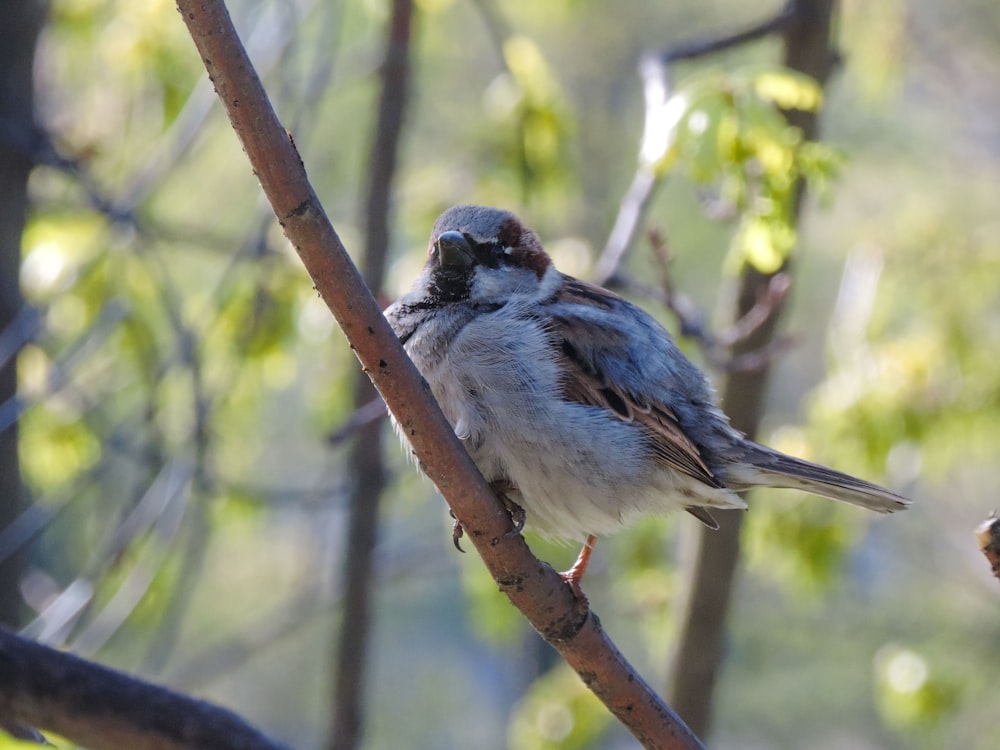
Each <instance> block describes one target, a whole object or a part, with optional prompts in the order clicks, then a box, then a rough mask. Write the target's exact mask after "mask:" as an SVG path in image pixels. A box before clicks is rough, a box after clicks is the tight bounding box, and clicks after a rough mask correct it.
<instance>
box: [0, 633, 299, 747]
mask: <svg viewBox="0 0 1000 750" xmlns="http://www.w3.org/2000/svg"><path fill="white" fill-rule="evenodd" d="M0 716H2V717H4V718H5V719H14V720H17V721H20V722H24V723H25V724H29V725H33V726H39V727H43V728H45V729H49V730H52V731H53V732H56V733H58V734H60V735H62V736H63V737H66V738H67V739H69V740H71V741H73V742H75V743H79V744H81V745H86V746H87V747H91V748H95V749H97V750H101V749H102V748H108V750H121V748H129V750H205V749H206V748H211V749H212V750H285V746H284V745H280V744H278V743H277V742H274V741H273V740H270V739H268V738H267V737H265V736H264V735H263V734H261V733H260V732H259V731H257V730H256V729H254V728H253V727H251V726H249V725H248V724H246V723H245V722H244V721H243V720H242V719H240V718H239V717H238V716H236V715H235V714H233V713H232V712H230V711H227V710H226V709H223V708H219V707H218V706H214V705H212V704H210V703H206V702H204V701H200V700H195V699H194V698H189V697H187V696H185V695H181V694H179V693H175V692H172V691H170V690H167V689H166V688H162V687H158V686H156V685H152V684H150V683H148V682H143V681H142V680H137V679H135V678H134V677H129V676H128V675H126V674H123V673H121V672H116V671H115V670H112V669H108V668H106V667H102V666H100V665H98V664H93V663H92V662H88V661H85V660H83V659H80V658H79V657H76V656H73V655H72V654H67V653H63V652H61V651H56V650H55V649H51V648H48V647H47V646H42V645H40V644H38V643H35V642H33V641H30V640H28V639H26V638H21V637H20V636H17V635H14V634H13V633H11V632H10V631H8V630H5V629H3V628H0Z"/></svg>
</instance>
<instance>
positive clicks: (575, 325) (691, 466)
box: [546, 277, 723, 525]
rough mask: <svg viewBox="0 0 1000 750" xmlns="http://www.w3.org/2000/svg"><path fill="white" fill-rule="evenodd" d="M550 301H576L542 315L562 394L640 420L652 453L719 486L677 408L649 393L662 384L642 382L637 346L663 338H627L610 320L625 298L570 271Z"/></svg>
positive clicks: (628, 419)
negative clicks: (558, 368)
mask: <svg viewBox="0 0 1000 750" xmlns="http://www.w3.org/2000/svg"><path fill="white" fill-rule="evenodd" d="M554 301H555V302H559V301H562V302H573V303H576V304H574V305H573V306H572V307H570V306H566V305H562V306H558V305H555V306H553V308H552V309H553V314H552V316H551V317H550V318H549V319H548V320H547V321H546V322H547V324H548V325H549V328H550V331H551V333H552V335H553V343H554V345H555V346H557V347H558V348H559V358H560V360H561V365H562V369H563V372H564V373H565V380H564V382H563V397H564V398H565V399H566V400H568V401H575V402H577V403H580V404H585V405H587V406H597V407H601V408H604V409H607V410H608V411H609V412H610V413H611V414H614V415H615V416H616V417H618V418H619V419H621V420H622V421H625V422H637V423H639V424H641V425H643V426H644V427H645V428H646V429H647V430H648V432H649V435H650V441H651V445H652V449H653V451H654V453H655V456H656V458H658V459H659V460H660V461H662V462H663V463H665V464H667V465H668V466H670V467H671V468H672V469H675V470H676V471H679V472H680V473H682V474H685V475H687V476H689V477H692V478H694V479H697V480H698V481H700V482H704V483H705V484H707V485H709V486H711V487H720V488H721V487H723V484H722V482H720V481H719V479H718V478H716V476H715V475H714V474H713V473H712V470H711V469H709V467H708V465H707V464H706V463H705V459H704V457H703V456H702V453H701V451H700V450H699V448H698V446H697V445H696V444H695V443H694V442H693V441H692V440H691V438H690V437H688V435H687V434H686V433H685V431H684V428H683V427H682V426H681V424H680V421H679V420H678V418H677V414H676V413H675V412H674V410H673V409H671V408H670V407H669V406H668V405H667V404H666V403H664V401H663V400H662V399H660V398H657V397H656V396H655V395H654V394H657V393H666V392H667V389H666V388H665V387H660V388H655V387H643V384H644V382H645V381H646V380H648V375H646V374H645V373H644V370H645V369H646V368H645V367H644V366H643V362H642V361H641V360H637V356H640V357H641V356H642V354H643V352H642V351H637V350H639V349H641V348H643V346H644V345H656V344H661V343H663V341H662V340H658V338H657V337H656V336H655V335H650V336H649V341H641V340H640V341H635V340H631V341H630V340H629V339H628V338H627V337H628V336H629V334H628V333H626V332H624V331H622V330H621V327H620V326H616V325H615V320H616V319H617V320H618V321H620V317H619V316H618V315H616V314H615V313H616V311H617V310H623V309H624V308H623V306H626V307H628V308H631V304H630V303H629V302H627V301H625V300H624V299H622V298H621V297H619V296H618V295H616V294H614V293H612V292H609V291H607V290H606V289H602V288H601V287H598V286H595V285H593V284H588V283H586V282H583V281H579V280H577V279H573V278H571V277H566V283H565V284H564V286H563V288H562V289H561V291H560V292H559V295H558V296H557V298H556V300H554ZM631 309H632V310H633V311H634V310H635V309H636V308H631ZM640 313H641V311H640ZM641 315H642V316H645V315H646V314H645V313H641ZM649 323H650V324H652V326H651V327H649V328H648V329H643V330H644V332H646V333H650V334H652V333H653V332H654V328H655V331H659V327H658V325H657V324H655V323H653V321H652V320H651V319H650V320H649ZM663 335H664V336H665V335H666V334H663ZM650 369H652V368H650ZM649 385H652V384H649ZM660 385H661V386H663V385H664V384H660ZM706 523H707V521H706ZM709 525H711V524H709Z"/></svg>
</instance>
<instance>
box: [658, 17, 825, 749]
mask: <svg viewBox="0 0 1000 750" xmlns="http://www.w3.org/2000/svg"><path fill="white" fill-rule="evenodd" d="M833 5H834V0H792V2H790V3H789V4H788V5H787V6H786V8H785V9H784V10H783V11H782V14H781V16H782V17H783V20H782V21H781V23H780V24H779V25H777V26H776V27H774V28H770V27H769V25H768V23H765V24H762V25H761V26H760V27H759V28H761V29H764V28H770V31H777V30H780V31H781V33H782V37H783V40H784V47H785V49H784V64H785V65H786V66H787V67H789V68H791V69H793V70H797V71H800V72H802V73H805V74H807V75H809V76H811V77H813V78H814V79H815V80H816V81H817V82H818V83H819V84H820V86H822V85H823V84H824V83H825V82H826V80H827V78H828V77H829V75H830V73H831V72H832V70H833V67H834V65H835V63H836V59H837V58H836V54H835V53H834V51H833V50H832V49H831V18H832V15H833ZM770 31H769V32H768V33H770ZM732 38H735V37H730V39H732ZM751 38H757V36H753V37H751ZM730 46H731V45H730ZM702 47H703V48H704V49H708V50H710V51H714V49H719V48H720V47H719V46H717V45H716V46H715V47H713V46H712V45H709V44H703V45H702ZM785 117H786V120H787V121H788V122H789V124H790V125H793V126H796V127H798V128H800V129H801V130H802V135H803V137H804V138H806V139H815V138H816V135H817V131H818V120H817V115H816V113H815V112H805V111H791V112H786V113H785ZM804 195H805V185H804V183H803V182H802V181H801V180H800V181H799V183H798V185H797V186H796V196H795V207H794V215H795V216H796V217H797V216H798V214H799V212H800V210H801V205H802V199H803V197H804ZM787 271H788V266H787V261H786V264H785V265H784V266H783V267H782V268H780V269H779V270H778V271H777V272H776V273H775V274H764V273H761V272H760V271H758V270H756V269H755V268H753V267H752V266H750V265H749V264H747V265H746V266H745V267H744V269H743V271H742V273H741V276H740V279H739V286H738V290H737V296H736V310H735V311H734V319H735V320H736V321H742V320H745V319H747V318H748V316H749V319H750V323H752V325H744V326H743V327H744V328H746V329H749V330H750V333H749V334H748V335H746V336H743V337H742V338H740V339H739V340H738V342H737V343H735V344H734V345H733V346H732V348H731V351H732V356H733V357H734V358H737V359H738V358H740V357H744V356H746V355H748V354H750V353H753V352H766V351H768V350H769V349H770V348H771V347H774V346H777V344H775V332H776V327H777V322H778V318H779V316H780V314H781V312H782V310H783V308H784V304H783V297H784V295H785V293H786V292H787V290H785V292H782V294H781V298H779V299H778V300H777V301H776V302H773V303H772V304H770V305H768V306H767V309H766V313H767V314H766V315H758V313H755V312H754V309H755V308H757V307H758V305H760V304H761V301H762V300H765V299H766V298H767V296H768V294H769V289H771V285H772V284H773V283H774V278H775V276H776V275H778V274H786V275H787ZM781 283H782V284H787V283H788V282H787V280H786V281H783V282H781ZM758 317H759V319H757V318H758ZM736 327H737V328H739V327H740V324H739V323H737V324H736ZM755 356H756V355H755ZM771 356H772V355H768V359H767V360H766V361H765V362H764V363H763V366H762V367H758V368H756V369H749V370H748V369H741V370H731V371H730V372H729V373H728V374H727V377H726V379H725V382H724V383H723V385H722V388H721V392H722V403H723V407H724V408H725V410H726V413H727V414H728V415H729V417H730V420H731V422H732V425H733V426H734V427H735V428H736V429H738V430H740V431H742V432H744V433H746V434H747V435H748V436H749V437H751V438H753V437H754V435H755V434H756V432H757V429H758V427H759V425H760V420H761V416H762V414H763V411H764V401H765V395H766V388H767V381H768V375H769V367H768V364H769V361H770V357H771ZM743 517H744V516H743V513H741V512H733V511H722V512H720V513H718V514H717V518H718V521H719V526H720V528H719V530H718V531H711V530H707V533H706V530H705V529H697V530H696V531H695V533H696V534H697V543H696V549H695V556H694V560H695V562H694V565H693V567H690V568H689V575H688V580H687V581H686V583H685V591H686V600H685V603H684V607H683V611H682V624H681V633H680V637H679V639H678V641H677V644H676V649H675V652H674V659H673V664H672V667H671V676H670V696H671V699H672V701H673V703H674V704H675V705H676V706H677V707H678V712H679V713H680V714H681V716H683V717H684V718H685V720H686V721H688V722H689V723H690V724H691V726H692V727H693V728H694V730H695V731H696V732H697V733H698V734H700V735H702V736H704V735H705V734H707V733H708V731H709V728H710V726H711V718H712V706H713V703H714V695H715V689H716V684H717V682H718V676H719V670H720V668H721V664H722V658H723V652H724V647H723V642H724V638H725V631H726V623H727V621H728V616H729V605H730V599H731V594H732V588H733V584H734V580H735V577H736V570H737V567H738V564H739V557H740V529H741V527H742V523H743Z"/></svg>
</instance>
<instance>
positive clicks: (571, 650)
mask: <svg viewBox="0 0 1000 750" xmlns="http://www.w3.org/2000/svg"><path fill="white" fill-rule="evenodd" d="M177 6H178V9H179V10H180V11H181V14H182V16H183V18H184V21H185V23H186V24H187V26H188V30H189V31H190V32H191V36H192V38H193V39H194V42H195V45H196V46H197V47H198V51H199V53H200V54H201V56H202V60H203V62H204V64H205V67H206V68H207V70H208V73H209V76H210V78H211V79H212V81H213V82H214V84H215V88H216V92H217V93H218V94H219V98H220V100H221V101H222V103H223V105H224V106H225V108H226V111H227V113H228V115H229V118H230V121H231V123H232V125H233V128H234V129H235V131H236V133H237V135H238V136H239V138H240V140H241V142H242V144H243V148H244V150H245V151H246V154H247V156H248V158H249V159H250V162H251V164H252V166H253V169H254V172H255V174H256V175H257V178H258V179H259V180H260V184H261V187H262V188H263V190H264V192H265V194H266V195H267V197H268V199H269V200H270V202H271V205H272V207H273V208H274V211H275V214H276V215H277V217H278V221H279V223H280V224H281V226H282V228H283V229H284V231H285V234H286V236H287V237H288V239H289V241H290V242H291V243H292V244H293V245H294V247H295V249H296V250H297V252H298V253H299V256H300V258H301V259H302V262H303V264H304V265H305V267H306V269H307V270H308V271H309V273H310V275H311V276H312V279H313V282H314V283H315V286H316V289H317V290H318V291H319V293H320V294H321V296H322V297H323V299H324V300H325V301H326V303H327V305H328V306H329V307H330V310H331V312H332V313H333V315H334V317H335V318H336V319H337V322H338V323H339V324H340V326H341V327H342V328H343V330H344V332H345V334H346V335H347V338H348V340H349V341H350V342H351V346H352V348H353V349H354V352H355V354H356V355H357V357H358V359H359V360H360V361H361V364H362V366H363V367H364V368H365V369H366V371H367V372H368V375H369V377H371V379H372V381H373V382H374V383H375V386H376V387H377V388H378V390H379V392H380V393H381V394H382V397H383V398H384V399H385V401H386V403H387V404H388V406H389V408H390V410H391V411H392V413H393V415H394V416H395V418H396V419H397V421H398V422H399V424H400V425H401V426H402V429H404V430H405V431H406V433H407V436H408V437H409V440H410V444H411V446H412V447H413V450H414V452H415V453H416V455H417V458H418V459H419V461H420V463H421V466H422V468H423V470H424V473H425V474H426V475H427V476H428V477H429V478H430V479H431V480H432V481H433V482H434V483H435V485H437V487H438V489H439V490H440V491H441V494H442V495H444V497H445V499H446V500H447V501H448V503H449V505H450V506H451V508H452V510H454V512H455V515H456V516H457V517H458V519H459V520H460V521H461V523H462V525H463V527H464V528H465V530H466V534H467V536H468V538H469V539H470V540H471V541H472V543H473V544H474V545H475V546H476V549H477V550H478V552H479V554H480V556H481V557H482V558H483V561H484V563H485V564H486V566H487V568H488V569H489V571H490V573H491V575H492V576H493V578H494V579H495V580H496V581H497V583H498V585H499V587H500V590H501V591H503V592H504V593H505V594H506V595H507V596H508V597H509V598H510V600H511V601H512V602H513V603H514V605H515V606H516V607H518V609H520V610H521V611H522V612H523V613H524V615H525V616H526V617H527V618H528V620H529V621H530V622H531V624H532V626H534V628H535V629H536V630H538V632H539V633H541V634H542V636H543V637H544V638H545V639H546V640H548V641H549V642H550V643H552V644H553V646H555V648H556V649H558V650H559V652H560V653H561V654H562V655H563V657H564V658H565V659H566V660H567V662H568V663H569V664H570V665H571V666H572V667H573V668H574V669H575V670H576V671H577V673H579V674H580V676H581V677H582V678H583V679H584V681H585V682H586V683H587V685H588V686H589V687H590V689H591V690H593V691H594V693H595V694H596V695H597V696H598V697H599V698H600V699H601V700H602V701H604V703H605V705H607V706H608V708H609V709H610V710H611V711H612V713H614V714H615V716H617V717H618V718H619V719H620V720H621V721H622V722H623V723H624V724H625V725H626V726H627V727H628V728H629V730H630V731H631V732H632V733H633V734H634V735H635V736H636V737H637V738H638V739H639V740H640V742H642V743H643V745H644V746H645V747H647V748H676V749H678V750H679V749H682V748H699V747H701V745H700V743H699V742H698V740H697V739H696V738H695V737H694V735H693V734H692V733H691V732H690V730H689V729H688V728H687V727H686V726H685V725H684V723H683V722H682V721H680V719H679V718H677V716H676V714H674V712H673V711H672V710H671V709H670V708H669V707H668V706H667V705H666V704H665V703H663V701H662V700H661V699H660V698H659V697H658V696H657V695H656V694H655V693H654V692H653V691H652V689H651V688H650V687H649V686H648V685H647V684H646V683H645V682H644V681H643V680H642V678H641V677H640V676H639V675H638V674H637V673H636V672H635V671H634V670H633V669H632V668H631V666H630V665H629V664H628V663H627V662H626V661H625V659H624V657H623V656H622V655H621V654H620V653H619V652H618V650H617V649H616V648H615V646H614V644H612V643H611V641H610V640H609V639H608V638H607V636H606V635H605V633H604V631H603V629H602V628H601V625H600V621H599V620H598V618H597V616H596V615H594V614H593V613H592V612H590V611H589V610H588V608H587V606H586V604H585V603H584V602H582V601H580V600H579V599H577V598H576V597H575V596H574V595H573V593H572V591H571V590H570V589H569V587H568V586H567V585H566V584H565V583H564V582H563V580H562V579H561V578H560V577H559V575H558V574H557V573H556V572H555V571H554V570H553V569H552V568H551V567H550V566H548V565H547V564H545V563H543V562H541V561H539V560H538V559H537V558H535V557H534V556H533V555H532V554H531V552H530V550H529V549H528V546H527V544H526V543H525V541H524V539H523V538H522V537H521V536H520V535H518V534H514V533H511V532H512V531H513V527H512V524H511V519H510V515H509V514H508V513H507V511H506V509H505V508H504V507H503V505H502V504H501V503H500V502H499V500H497V498H496V497H495V496H494V495H493V493H492V492H491V491H490V488H489V486H488V485H487V484H486V482H485V480H484V479H483V477H482V475H481V474H480V473H479V472H478V471H477V470H476V467H475V464H473V463H472V460H471V459H470V458H469V456H468V454H467V453H466V452H465V449H464V448H463V447H462V444H461V442H459V440H458V438H457V437H456V436H455V433H454V431H453V430H452V428H451V425H449V424H448V422H447V420H446V419H445V417H444V415H443V414H442V413H441V410H440V409H439V408H438V406H437V404H436V403H435V402H434V400H433V398H432V396H431V395H430V393H429V391H428V389H427V387H426V384H425V383H424V382H423V379H422V378H421V377H420V375H419V373H418V372H417V371H416V369H415V368H414V366H413V363H412V362H410V360H409V358H408V357H407V356H406V353H405V352H404V351H403V348H402V346H401V345H400V343H399V341H398V340H397V339H396V337H395V335H394V334H393V333H392V330H391V329H390V328H389V325H388V323H387V322H386V321H385V318H384V317H383V316H382V313H381V310H380V309H379V307H378V305H377V304H376V302H375V300H374V298H373V297H372V295H371V293H370V292H369V291H368V289H367V288H366V287H365V285H364V282H363V281H362V279H361V276H360V275H359V273H358V271H357V269H356V268H355V267H354V265H353V263H351V260H350V258H349V256H348V254H347V252H346V250H345V249H344V246H343V244H342V243H341V241H340V238H339V237H338V236H337V233H336V231H335V230H334V229H333V226H332V225H331V224H330V222H329V220H328V219H327V217H326V215H325V214H324V212H323V209H322V207H321V206H320V204H319V200H318V199H317V198H316V194H315V192H314V191H313V189H312V186H311V185H310V184H309V181H308V179H307V177H306V173H305V169H304V167H303V165H302V163H301V161H300V159H299V156H298V153H297V152H296V150H295V147H294V145H293V144H292V142H291V140H290V139H289V138H288V135H287V133H286V132H285V131H284V129H283V128H282V126H281V123H280V122H279V121H278V119H277V117H276V115H275V114H274V111H273V110H272V109H271V106H270V103H269V102H268V99H267V96H266V94H265V92H264V89H263V87H262V85H261V83H260V80H259V78H258V77H257V75H256V73H255V71H254V69H253V66H252V64H251V63H250V60H249V59H248V57H247V55H246V51H245V50H244V49H243V46H242V45H241V44H240V41H239V39H238V37H237V35H236V31H235V29H234V28H233V25H232V22H231V20H230V18H229V13H228V12H227V10H226V7H225V5H224V3H223V2H221V1H220V0H215V1H212V0H178V1H177Z"/></svg>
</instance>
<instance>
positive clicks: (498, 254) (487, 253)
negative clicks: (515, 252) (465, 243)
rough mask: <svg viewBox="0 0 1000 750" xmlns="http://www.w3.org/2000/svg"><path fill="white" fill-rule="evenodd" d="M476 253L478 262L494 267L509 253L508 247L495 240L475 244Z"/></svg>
mask: <svg viewBox="0 0 1000 750" xmlns="http://www.w3.org/2000/svg"><path fill="white" fill-rule="evenodd" d="M476 255H477V256H478V257H479V262H480V263H483V264H484V265H487V266H490V267H492V268H496V267H497V266H499V265H500V264H501V263H503V261H504V258H506V257H507V256H508V255H510V249H509V248H507V247H504V246H503V245H502V244H500V243H499V242H496V241H494V242H481V243H478V244H477V245H476Z"/></svg>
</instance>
